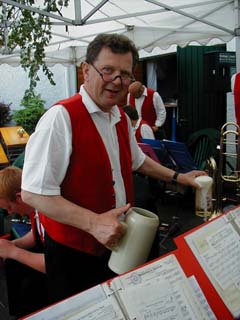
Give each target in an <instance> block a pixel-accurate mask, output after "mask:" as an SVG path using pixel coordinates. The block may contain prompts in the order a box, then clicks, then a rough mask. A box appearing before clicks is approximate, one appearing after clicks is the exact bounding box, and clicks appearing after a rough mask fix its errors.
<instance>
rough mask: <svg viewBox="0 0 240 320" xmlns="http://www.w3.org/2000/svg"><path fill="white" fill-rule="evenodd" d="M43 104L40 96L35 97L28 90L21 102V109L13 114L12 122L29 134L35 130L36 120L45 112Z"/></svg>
mask: <svg viewBox="0 0 240 320" xmlns="http://www.w3.org/2000/svg"><path fill="white" fill-rule="evenodd" d="M44 103H45V101H44V100H42V99H41V97H40V95H36V94H35V93H33V92H31V91H30V90H29V91H27V92H26V94H25V96H24V98H23V99H22V101H21V106H23V109H20V110H17V111H15V112H14V114H13V116H12V118H13V120H14V121H15V122H16V124H17V125H21V126H22V127H23V128H24V129H25V130H26V131H27V133H29V134H31V133H32V132H33V131H34V130H35V127H36V124H37V123H38V120H39V119H40V118H41V116H42V115H43V114H44V112H45V111H46V109H45V108H44Z"/></svg>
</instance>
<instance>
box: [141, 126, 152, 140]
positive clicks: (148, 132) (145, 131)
mask: <svg viewBox="0 0 240 320" xmlns="http://www.w3.org/2000/svg"><path fill="white" fill-rule="evenodd" d="M141 136H142V138H144V139H155V137H154V134H153V131H152V128H151V127H150V126H149V125H147V124H143V125H142V126H141Z"/></svg>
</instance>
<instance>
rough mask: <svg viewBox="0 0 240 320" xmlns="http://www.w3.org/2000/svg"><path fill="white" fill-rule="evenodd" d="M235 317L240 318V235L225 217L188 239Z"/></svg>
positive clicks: (199, 230)
mask: <svg viewBox="0 0 240 320" xmlns="http://www.w3.org/2000/svg"><path fill="white" fill-rule="evenodd" d="M185 239H186V241H187V243H188V245H189V246H190V248H191V250H192V251H193V253H194V255H195V257H196V258H197V260H198V262H199V263H200V265H201V266H202V268H203V270H204V271H205V272H206V274H207V276H208V278H209V279H210V281H211V282H212V284H213V286H214V287H215V289H216V290H217V292H218V294H219V295H220V297H221V298H222V300H223V301H224V303H225V305H226V306H227V307H228V309H229V311H230V312H231V313H232V315H233V316H234V317H237V316H239V315H240V263H239V261H240V235H239V234H238V232H237V231H236V230H235V227H233V225H232V224H231V223H230V222H228V221H227V219H226V217H225V216H222V217H221V218H219V219H216V220H213V221H212V222H210V223H209V224H207V225H206V226H203V227H202V228H200V229H198V230H196V231H194V232H193V233H191V234H189V235H188V236H186V237H185Z"/></svg>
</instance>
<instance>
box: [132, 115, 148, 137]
mask: <svg viewBox="0 0 240 320" xmlns="http://www.w3.org/2000/svg"><path fill="white" fill-rule="evenodd" d="M143 124H147V125H149V124H148V123H147V121H144V120H143V119H142V120H141V121H140V123H139V126H138V128H137V130H136V132H135V136H136V140H137V142H142V135H141V127H142V125H143Z"/></svg>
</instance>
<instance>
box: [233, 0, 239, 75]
mask: <svg viewBox="0 0 240 320" xmlns="http://www.w3.org/2000/svg"><path fill="white" fill-rule="evenodd" d="M234 5H235V6H234V8H235V22H236V23H235V35H236V37H235V41H236V68H237V70H236V72H240V0H235V3H234Z"/></svg>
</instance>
